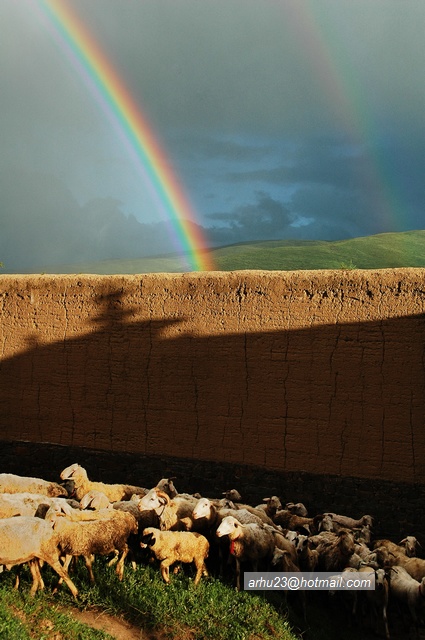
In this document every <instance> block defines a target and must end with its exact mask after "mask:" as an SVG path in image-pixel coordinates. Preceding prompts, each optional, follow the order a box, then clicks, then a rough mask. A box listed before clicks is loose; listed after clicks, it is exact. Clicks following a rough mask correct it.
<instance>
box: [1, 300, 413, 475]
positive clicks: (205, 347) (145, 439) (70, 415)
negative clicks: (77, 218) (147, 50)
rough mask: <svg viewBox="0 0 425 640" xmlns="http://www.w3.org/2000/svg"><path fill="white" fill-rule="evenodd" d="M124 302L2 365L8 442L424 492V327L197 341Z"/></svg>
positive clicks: (398, 322) (392, 324) (399, 323)
mask: <svg viewBox="0 0 425 640" xmlns="http://www.w3.org/2000/svg"><path fill="white" fill-rule="evenodd" d="M120 295H121V294H120V293H119V292H116V293H113V294H110V295H108V296H106V297H104V298H102V300H101V301H100V302H101V304H102V306H103V310H102V313H101V314H100V315H99V316H98V317H97V318H96V319H95V320H94V321H93V326H92V327H91V328H90V330H89V331H88V332H87V333H86V334H85V335H81V336H79V337H76V338H71V339H67V340H65V341H59V342H53V343H51V344H43V345H40V344H37V342H36V340H31V339H29V345H28V348H27V350H26V351H25V352H24V353H22V354H20V355H17V356H14V357H13V358H10V359H8V360H3V361H2V362H1V363H0V421H1V427H2V436H1V437H2V439H3V440H5V441H29V442H44V443H53V444H58V445H65V446H73V447H84V448H88V449H97V450H103V451H113V452H131V453H140V454H144V455H146V456H150V455H156V456H174V457H176V458H179V457H180V458H189V459H193V460H196V461H200V460H205V461H214V460H216V461H219V462H222V463H232V464H235V463H237V464H243V465H257V466H261V467H266V468H267V469H268V470H276V471H279V472H298V471H303V470H304V471H307V472H309V473H313V474H334V475H344V476H355V477H360V478H377V479H378V478H379V479H383V480H394V481H398V480H399V481H404V482H417V483H423V482H425V463H424V459H425V456H424V454H425V429H424V415H425V411H424V409H425V407H424V404H425V397H424V389H425V384H424V383H425V376H424V319H425V316H424V315H415V316H409V317H403V318H397V319H389V320H385V321H381V322H364V323H356V324H343V325H341V324H335V325H324V326H320V327H313V328H310V329H303V330H293V331H275V332H267V333H240V334H237V333H235V334H226V335H219V336H211V337H205V336H202V337H197V336H194V335H189V334H187V333H184V332H183V330H182V331H181V333H179V326H180V324H181V323H182V321H183V320H184V318H178V317H177V318H175V317H172V318H169V319H165V320H163V321H158V320H152V321H143V322H132V321H130V320H129V318H128V313H130V312H129V311H125V310H123V309H122V306H123V305H122V304H121V298H120ZM170 328H173V331H172V336H171V337H170V335H168V336H167V332H168V333H169V331H168V330H169V329H170ZM71 462H74V460H71Z"/></svg>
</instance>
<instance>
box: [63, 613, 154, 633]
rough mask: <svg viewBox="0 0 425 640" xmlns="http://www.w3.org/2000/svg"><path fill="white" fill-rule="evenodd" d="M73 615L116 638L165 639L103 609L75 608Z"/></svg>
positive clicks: (79, 620)
mask: <svg viewBox="0 0 425 640" xmlns="http://www.w3.org/2000/svg"><path fill="white" fill-rule="evenodd" d="M73 616H74V618H75V619H76V620H78V622H82V623H84V624H87V625H89V626H90V627H93V629H99V630H100V631H105V632H106V633H109V634H110V635H111V636H113V637H114V638H116V640H165V638H164V636H162V635H161V634H158V633H156V632H152V633H150V632H147V631H145V630H142V629H140V628H139V627H136V626H134V625H132V624H130V623H129V622H127V621H126V620H122V619H121V618H117V617H115V616H111V615H109V614H107V613H105V612H103V611H97V610H86V611H79V610H78V609H75V610H74V611H73Z"/></svg>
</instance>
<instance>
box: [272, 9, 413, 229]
mask: <svg viewBox="0 0 425 640" xmlns="http://www.w3.org/2000/svg"><path fill="white" fill-rule="evenodd" d="M281 7H282V9H283V15H284V18H285V20H286V21H287V22H289V24H290V27H291V31H292V33H293V34H295V35H296V38H297V41H298V42H299V43H300V50H299V53H300V57H302V58H303V59H304V60H305V62H306V63H307V65H308V66H309V67H310V69H311V71H312V72H313V74H314V78H315V81H316V80H317V79H319V81H320V83H321V86H322V93H323V94H324V95H326V96H327V99H328V104H329V105H330V108H332V110H333V116H334V119H335V123H338V124H339V125H340V128H341V130H342V131H343V132H344V135H345V136H346V137H347V138H348V139H349V140H351V143H352V144H353V145H354V146H358V147H360V148H361V152H362V153H363V154H364V155H363V161H364V165H365V168H364V171H363V181H364V188H365V191H367V192H368V193H369V194H373V197H374V211H375V215H376V218H377V219H379V220H382V221H383V222H384V223H385V225H386V226H387V227H388V230H391V231H401V230H402V228H403V225H402V221H403V218H404V215H405V207H404V202H403V201H402V198H401V194H400V193H399V190H398V188H397V179H396V176H394V175H392V173H391V171H390V169H389V168H388V161H387V159H386V158H385V151H384V150H382V147H381V146H380V145H379V144H375V143H376V142H377V135H378V125H377V121H376V116H374V114H373V110H372V108H371V106H370V105H369V103H368V100H367V96H366V95H365V92H366V88H365V87H362V86H361V85H360V82H359V78H358V75H357V74H356V72H355V66H354V65H353V61H352V60H351V59H350V57H349V55H348V52H347V47H346V45H345V43H344V40H343V37H342V35H341V34H340V33H339V32H338V31H337V29H335V28H333V25H332V20H331V18H332V12H329V14H328V15H327V14H326V12H325V11H324V10H323V7H321V5H320V3H318V2H316V1H315V0H295V1H294V2H287V3H282V5H281ZM325 10H326V8H325ZM359 10H360V9H359Z"/></svg>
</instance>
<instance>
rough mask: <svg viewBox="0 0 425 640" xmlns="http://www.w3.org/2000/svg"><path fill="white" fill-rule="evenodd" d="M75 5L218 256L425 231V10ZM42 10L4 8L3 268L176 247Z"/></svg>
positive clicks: (164, 2)
mask: <svg viewBox="0 0 425 640" xmlns="http://www.w3.org/2000/svg"><path fill="white" fill-rule="evenodd" d="M66 1H67V2H68V4H69V6H70V7H72V9H73V10H74V11H75V12H76V13H77V15H78V16H79V18H80V20H82V22H83V23H84V25H85V27H86V28H87V30H88V32H89V33H90V34H91V35H92V37H93V38H94V40H96V41H97V42H98V43H99V46H100V47H101V49H102V51H103V52H104V53H105V55H106V57H107V59H108V60H109V61H110V62H111V63H112V65H113V66H114V67H115V68H116V69H117V72H118V74H119V76H120V78H121V79H122V80H123V81H124V82H125V83H126V85H127V86H128V87H129V89H130V91H131V93H132V95H133V96H134V98H135V100H136V102H137V104H138V105H139V106H140V108H141V110H142V111H143V113H144V114H145V115H146V116H147V118H148V119H149V121H150V122H151V123H152V125H153V127H154V129H155V135H157V137H158V139H159V141H160V142H161V143H162V144H163V146H164V149H165V154H166V156H168V159H169V162H170V164H171V166H172V167H173V169H174V170H175V172H176V175H177V178H178V180H180V181H181V183H182V187H183V188H184V189H185V190H186V191H187V192H188V198H189V201H191V202H193V203H194V205H195V206H194V208H195V210H196V211H197V214H198V218H197V220H198V222H199V223H200V224H201V225H205V226H208V227H212V230H211V236H213V237H214V241H215V242H222V243H223V244H229V243H231V242H242V241H243V240H245V239H249V240H255V239H256V238H259V239H263V238H265V237H267V238H282V237H283V238H286V237H303V238H305V237H310V238H323V239H332V238H335V237H336V236H338V237H344V234H345V237H348V236H352V235H366V234H368V233H375V232H378V231H392V230H404V229H411V228H423V220H424V214H423V206H424V205H423V203H424V200H425V181H424V180H423V166H424V162H425V136H424V134H423V114H424V112H425V83H424V82H423V69H424V68H425V48H424V46H423V24H424V22H425V2H423V0H411V1H409V2H400V0H385V1H383V0H382V1H381V0H376V1H374V2H371V0H356V2H353V0H314V1H313V0H285V2H276V1H275V0H262V1H261V2H259V1H258V0H232V2H229V1H228V0H202V1H201V2H200V1H199V0H178V2H177V1H176V0H161V1H159V0H143V2H141V1H140V0H125V2H118V1H117V0H93V1H88V0H66ZM64 2H65V0H64ZM41 6H42V3H38V2H36V1H35V0H19V2H17V1H16V0H0V21H1V24H2V25H4V29H3V33H2V37H1V39H0V81H1V86H2V104H1V110H0V135H1V140H2V146H1V153H0V173H1V175H2V176H9V178H7V179H6V178H5V177H0V182H1V185H0V186H1V187H2V191H1V192H0V205H1V207H2V208H1V210H0V224H1V225H2V226H1V228H0V260H2V261H3V262H5V263H6V264H9V265H10V264H14V265H15V266H16V268H17V269H18V268H22V269H25V268H27V267H26V266H25V265H28V264H30V263H31V264H36V263H37V264H47V263H48V262H50V263H51V262H53V261H57V262H59V263H64V262H69V261H74V258H75V257H77V258H78V259H79V260H87V259H90V260H93V259H100V258H102V259H105V258H106V257H115V256H117V257H123V258H125V257H133V256H138V255H143V254H145V255H146V252H155V251H158V252H161V253H163V252H166V251H167V250H171V251H173V250H175V246H174V245H172V243H171V240H170V238H169V232H167V231H166V230H165V228H166V225H165V223H163V222H161V220H162V219H163V217H164V215H165V214H164V212H163V211H162V210H160V207H157V205H156V200H155V198H153V197H151V196H150V185H149V184H148V183H147V179H146V177H145V176H144V175H143V171H142V172H141V171H139V169H138V168H137V167H136V164H135V163H134V160H133V156H132V155H131V153H129V152H128V140H127V139H126V138H125V135H124V134H123V132H122V131H121V132H117V130H116V128H114V126H111V122H110V120H109V119H108V117H106V116H105V112H104V109H103V108H102V106H101V105H100V104H99V102H97V101H96V98H95V97H94V94H93V93H92V92H91V89H90V87H89V86H88V84H87V83H86V82H85V80H84V78H83V77H82V74H81V73H80V72H79V71H77V70H76V68H75V66H73V64H72V61H71V60H70V59H69V57H68V56H67V55H66V54H64V51H63V48H61V47H60V46H58V43H57V41H56V40H55V39H54V38H52V37H51V33H50V32H49V29H47V28H46V23H45V21H44V18H43V11H41V12H40V11H39V9H40V7H41ZM12 168H15V169H16V171H14V172H13V171H12ZM35 171H38V172H39V173H38V174H35ZM12 174H13V175H12ZM42 228H43V229H44V232H43V233H42V232H41V229H42ZM89 254H90V257H88V256H89ZM43 256H44V257H45V258H46V259H43ZM19 265H21V266H19Z"/></svg>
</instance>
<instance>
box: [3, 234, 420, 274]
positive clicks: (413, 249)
mask: <svg viewBox="0 0 425 640" xmlns="http://www.w3.org/2000/svg"><path fill="white" fill-rule="evenodd" d="M211 254H212V258H213V260H214V262H215V264H216V265H217V270H218V271H233V270H238V269H264V270H272V271H273V270H274V271H276V270H278V271H292V270H303V269H384V268H391V267H392V268H396V267H425V230H422V231H406V232H403V233H381V234H378V235H374V236H367V237H361V238H351V239H349V240H339V241H336V242H327V241H314V240H299V241H297V240H270V241H264V242H247V243H241V244H236V245H230V246H227V247H220V248H218V249H212V250H211ZM186 270H187V267H186V262H185V260H184V259H183V258H182V257H179V256H178V255H173V254H170V255H164V256H156V257H150V258H139V259H135V260H107V261H103V262H96V263H80V264H71V265H70V264H67V265H55V266H49V267H45V268H43V269H37V270H36V271H35V270H34V272H36V273H40V272H43V273H96V274H132V273H160V272H167V273H181V272H183V271H186ZM3 273H7V265H6V268H5V269H4V270H3Z"/></svg>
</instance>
